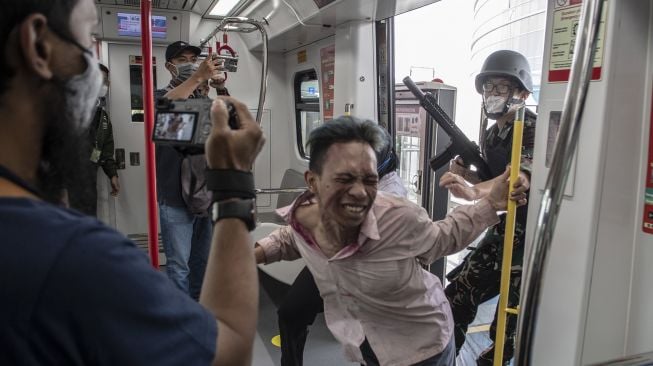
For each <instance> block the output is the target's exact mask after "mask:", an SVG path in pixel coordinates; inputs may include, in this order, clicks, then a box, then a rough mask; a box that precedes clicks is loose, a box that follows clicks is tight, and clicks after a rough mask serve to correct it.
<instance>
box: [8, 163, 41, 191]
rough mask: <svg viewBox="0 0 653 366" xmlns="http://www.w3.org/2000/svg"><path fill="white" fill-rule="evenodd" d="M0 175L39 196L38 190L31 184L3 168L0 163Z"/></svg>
mask: <svg viewBox="0 0 653 366" xmlns="http://www.w3.org/2000/svg"><path fill="white" fill-rule="evenodd" d="M0 177H2V178H5V179H7V180H9V181H10V182H12V183H14V184H15V185H17V186H19V187H21V188H23V189H24V190H26V191H28V192H29V193H31V194H33V195H35V196H37V197H41V194H40V193H39V191H38V190H37V189H36V188H34V187H32V185H31V184H29V183H27V182H25V181H24V180H23V179H21V178H20V177H19V176H17V175H16V174H14V173H13V172H12V171H11V170H9V169H7V168H5V167H4V166H2V165H0Z"/></svg>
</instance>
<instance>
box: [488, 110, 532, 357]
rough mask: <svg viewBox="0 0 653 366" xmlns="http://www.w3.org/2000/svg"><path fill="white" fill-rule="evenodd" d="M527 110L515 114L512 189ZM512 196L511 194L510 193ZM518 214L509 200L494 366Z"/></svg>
mask: <svg viewBox="0 0 653 366" xmlns="http://www.w3.org/2000/svg"><path fill="white" fill-rule="evenodd" d="M525 113H526V108H525V107H523V106H522V107H521V108H519V109H518V110H517V113H516V114H515V122H514V125H513V127H512V152H511V155H510V188H509V192H512V189H513V185H514V184H515V182H517V179H519V169H520V168H519V166H520V162H521V145H522V135H523V132H524V116H525ZM508 195H510V193H508ZM516 214H517V203H516V202H515V201H513V200H510V199H509V200H508V213H507V216H506V230H505V235H504V237H503V259H502V261H501V288H500V291H499V308H498V309H497V312H498V314H497V332H496V336H495V341H494V366H501V365H502V363H503V347H504V344H505V343H506V318H507V315H508V312H512V311H509V309H508V295H509V291H510V268H511V267H512V247H513V241H514V238H515V217H516Z"/></svg>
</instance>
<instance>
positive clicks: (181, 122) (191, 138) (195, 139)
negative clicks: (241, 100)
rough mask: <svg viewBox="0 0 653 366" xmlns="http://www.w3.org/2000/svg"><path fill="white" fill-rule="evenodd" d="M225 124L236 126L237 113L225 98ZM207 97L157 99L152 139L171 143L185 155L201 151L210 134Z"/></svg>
mask: <svg viewBox="0 0 653 366" xmlns="http://www.w3.org/2000/svg"><path fill="white" fill-rule="evenodd" d="M225 103H226V104H227V111H228V113H229V126H230V127H231V128H232V129H237V128H238V126H239V123H238V115H237V114H236V109H235V108H234V106H233V105H232V104H231V103H229V102H227V101H225ZM212 104H213V100H211V99H200V98H194V99H186V100H170V99H167V98H161V99H157V101H156V113H155V116H154V130H153V131H152V141H154V143H155V144H160V145H172V146H174V147H177V148H179V150H180V151H182V152H186V153H189V154H193V153H196V154H201V153H203V152H204V143H205V142H206V139H207V138H208V137H209V135H210V134H211V128H212V126H213V123H212V122H211V105H212Z"/></svg>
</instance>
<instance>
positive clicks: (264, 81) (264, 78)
mask: <svg viewBox="0 0 653 366" xmlns="http://www.w3.org/2000/svg"><path fill="white" fill-rule="evenodd" d="M229 24H249V25H252V26H253V27H251V28H235V29H228V31H230V32H243V33H250V32H253V31H254V30H257V29H258V31H259V32H260V33H261V37H262V38H263V63H262V65H261V88H260V90H259V95H258V109H257V111H256V122H257V123H258V124H259V125H260V124H261V119H262V118H263V106H264V105H265V93H266V89H267V85H268V32H267V31H266V30H265V27H264V24H266V23H263V22H260V21H258V20H254V19H249V18H245V17H226V18H224V19H222V21H221V22H220V24H218V26H217V27H215V29H214V30H213V31H212V32H211V33H210V34H209V36H208V37H206V38H205V39H204V40H202V41H201V42H200V48H203V47H204V46H205V45H206V44H207V43H208V42H209V41H211V39H212V38H213V37H214V36H215V35H216V34H217V33H218V32H219V31H222V30H227V26H228V25H229Z"/></svg>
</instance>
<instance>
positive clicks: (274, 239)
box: [258, 226, 301, 264]
mask: <svg viewBox="0 0 653 366" xmlns="http://www.w3.org/2000/svg"><path fill="white" fill-rule="evenodd" d="M258 245H259V246H260V247H261V248H263V253H265V264H269V263H274V262H278V261H280V260H287V261H292V260H295V259H298V258H300V257H301V255H300V254H299V252H298V251H297V247H296V244H295V238H294V236H293V233H292V229H291V228H290V226H284V227H281V228H279V229H277V230H275V231H273V232H272V233H271V234H270V235H268V236H267V237H265V238H263V239H261V240H259V241H258Z"/></svg>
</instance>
